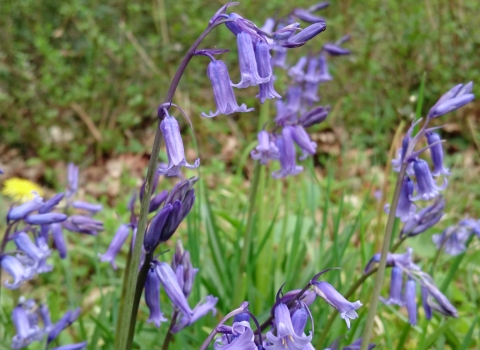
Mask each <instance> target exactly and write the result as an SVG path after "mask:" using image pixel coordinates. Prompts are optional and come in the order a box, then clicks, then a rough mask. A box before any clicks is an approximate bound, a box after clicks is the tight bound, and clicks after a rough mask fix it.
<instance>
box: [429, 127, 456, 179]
mask: <svg viewBox="0 0 480 350" xmlns="http://www.w3.org/2000/svg"><path fill="white" fill-rule="evenodd" d="M425 137H426V138H427V142H428V145H429V146H430V154H431V156H432V162H433V172H432V175H433V176H439V175H450V172H449V171H448V169H447V168H445V167H444V166H443V148H442V144H441V143H440V136H438V134H435V133H433V132H431V131H427V132H426V133H425ZM432 145H433V146H432Z"/></svg>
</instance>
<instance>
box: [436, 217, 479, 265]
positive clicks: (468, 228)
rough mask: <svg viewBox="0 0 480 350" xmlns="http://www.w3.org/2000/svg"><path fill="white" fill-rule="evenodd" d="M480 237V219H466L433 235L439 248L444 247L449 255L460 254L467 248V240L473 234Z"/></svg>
mask: <svg viewBox="0 0 480 350" xmlns="http://www.w3.org/2000/svg"><path fill="white" fill-rule="evenodd" d="M472 235H476V236H477V237H479V238H480V220H474V219H464V220H461V221H460V222H459V223H458V224H457V225H453V226H450V227H447V228H446V229H445V230H444V231H443V232H442V233H441V234H437V235H433V236H432V240H433V243H435V245H436V247H437V249H439V250H441V249H444V251H445V253H447V254H449V255H453V256H455V255H459V254H462V253H463V252H464V251H465V250H466V246H465V244H466V242H467V241H468V239H469V238H470V237H471V236H472Z"/></svg>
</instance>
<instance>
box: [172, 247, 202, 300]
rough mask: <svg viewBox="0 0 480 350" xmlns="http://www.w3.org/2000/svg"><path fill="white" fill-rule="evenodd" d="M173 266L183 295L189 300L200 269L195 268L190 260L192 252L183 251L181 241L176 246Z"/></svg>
mask: <svg viewBox="0 0 480 350" xmlns="http://www.w3.org/2000/svg"><path fill="white" fill-rule="evenodd" d="M171 266H172V269H173V271H174V272H175V275H176V276H177V281H178V284H179V285H180V288H182V291H183V294H184V295H185V297H187V298H188V296H189V295H190V293H191V292H192V287H193V282H194V280H195V275H196V274H197V272H198V269H196V268H194V267H193V265H192V261H191V260H190V252H189V251H188V250H184V249H183V245H182V241H181V240H177V244H176V245H175V254H174V255H173V258H172V263H171Z"/></svg>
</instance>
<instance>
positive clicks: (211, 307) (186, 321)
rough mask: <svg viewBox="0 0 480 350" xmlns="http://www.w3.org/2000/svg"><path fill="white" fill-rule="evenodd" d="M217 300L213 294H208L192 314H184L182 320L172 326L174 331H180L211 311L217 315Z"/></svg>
mask: <svg viewBox="0 0 480 350" xmlns="http://www.w3.org/2000/svg"><path fill="white" fill-rule="evenodd" d="M217 302H218V298H217V297H214V296H213V295H207V297H206V298H205V302H204V303H198V305H197V306H195V308H194V309H193V315H192V316H185V315H184V316H183V317H182V319H181V320H180V322H179V323H177V324H176V325H175V326H174V327H173V328H172V333H178V332H180V331H181V330H182V329H183V328H185V327H187V326H190V325H192V324H193V323H195V322H196V321H198V320H199V319H200V318H202V317H203V316H205V315H207V314H208V313H209V312H211V313H212V315H213V316H215V315H216V314H217V309H216V308H215V305H217Z"/></svg>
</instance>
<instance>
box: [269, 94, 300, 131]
mask: <svg viewBox="0 0 480 350" xmlns="http://www.w3.org/2000/svg"><path fill="white" fill-rule="evenodd" d="M286 100H287V102H286V103H283V102H282V101H280V100H278V101H277V103H276V107H277V116H276V117H275V123H277V124H278V125H285V124H286V123H287V122H288V123H291V122H295V121H296V119H297V117H296V116H297V113H298V112H299V111H300V108H301V105H302V89H301V88H300V87H298V86H291V87H289V88H288V90H287V98H286Z"/></svg>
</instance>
